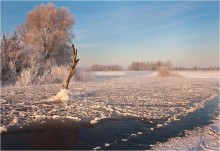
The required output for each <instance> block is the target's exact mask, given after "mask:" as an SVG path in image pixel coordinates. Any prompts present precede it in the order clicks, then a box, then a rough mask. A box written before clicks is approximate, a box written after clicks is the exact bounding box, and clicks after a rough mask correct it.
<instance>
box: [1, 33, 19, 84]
mask: <svg viewBox="0 0 220 151" xmlns="http://www.w3.org/2000/svg"><path fill="white" fill-rule="evenodd" d="M0 60H1V83H2V84H3V85H4V84H10V83H13V82H15V80H16V78H17V74H18V73H19V72H20V71H21V70H22V66H23V62H22V56H21V46H20V40H19V38H18V35H17V33H16V32H14V34H13V35H10V36H5V35H3V37H2V38H1V59H0Z"/></svg>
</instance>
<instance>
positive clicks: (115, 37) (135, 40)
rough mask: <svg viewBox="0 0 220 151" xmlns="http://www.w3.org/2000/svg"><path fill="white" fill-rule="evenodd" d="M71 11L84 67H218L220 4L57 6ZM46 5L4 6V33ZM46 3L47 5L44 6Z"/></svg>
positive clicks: (74, 3) (69, 3) (68, 3)
mask: <svg viewBox="0 0 220 151" xmlns="http://www.w3.org/2000/svg"><path fill="white" fill-rule="evenodd" d="M52 2H53V3H54V4H55V5H56V6H57V7H58V8H60V7H61V6H65V7H68V8H69V10H70V12H71V13H72V14H73V15H74V17H75V20H76V24H75V25H74V28H73V32H74V35H75V38H74V39H73V43H74V44H75V45H76V47H77V48H78V50H79V58H80V59H81V60H80V63H79V66H81V67H90V66H91V65H92V64H121V65H123V66H124V67H127V65H129V64H130V63H131V62H132V61H146V62H147V61H157V60H161V61H166V60H171V61H172V62H173V64H174V65H176V66H183V67H191V66H201V67H208V66H219V2H218V1H212V2H205V1H197V2H196V1H185V2H184V1H177V2H168V1H156V2H155V1H108V2H100V1H83V2H80V1H65V2H63V1H62V2H61V1H52ZM41 3H42V1H37V2H36V1H22V2H15V1H10V2H7V1H2V2H1V34H7V33H12V32H13V31H15V30H16V27H17V26H18V25H20V24H22V23H24V22H25V19H26V16H27V14H28V12H29V11H31V10H32V9H34V7H36V6H37V5H39V4H41ZM43 3H45V4H47V1H43Z"/></svg>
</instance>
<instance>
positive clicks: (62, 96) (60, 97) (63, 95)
mask: <svg viewBox="0 0 220 151" xmlns="http://www.w3.org/2000/svg"><path fill="white" fill-rule="evenodd" d="M72 95H73V94H72V93H71V92H70V91H69V90H67V89H61V90H60V92H58V93H57V94H56V95H55V96H53V97H52V98H50V99H48V100H47V102H57V101H61V102H65V101H68V100H71V99H72V98H73V97H72Z"/></svg>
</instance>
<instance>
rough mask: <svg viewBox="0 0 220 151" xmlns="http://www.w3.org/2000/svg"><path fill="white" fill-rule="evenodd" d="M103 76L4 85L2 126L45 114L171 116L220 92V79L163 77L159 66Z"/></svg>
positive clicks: (168, 119)
mask: <svg viewBox="0 0 220 151" xmlns="http://www.w3.org/2000/svg"><path fill="white" fill-rule="evenodd" d="M130 74H132V75H134V76H123V77H117V78H113V79H109V80H103V81H89V82H88V81H87V82H73V83H70V86H69V89H68V90H64V89H61V85H60V84H53V85H42V86H32V87H22V88H16V87H6V88H2V89H1V97H2V99H1V131H5V130H7V128H8V127H10V126H22V125H27V124H29V123H31V122H36V121H42V120H45V119H49V118H51V119H72V120H76V121H81V120H82V121H88V122H90V123H91V124H96V123H97V122H98V121H99V120H101V119H105V118H119V117H123V116H124V117H135V118H140V119H166V120H165V123H164V124H168V123H170V122H172V121H173V120H175V119H177V118H178V116H180V115H187V114H188V113H190V112H194V111H195V110H196V109H199V108H202V107H203V106H204V103H205V102H207V101H209V100H211V99H212V98H214V97H216V96H217V95H218V94H219V85H218V79H215V78H211V79H198V78H187V77H168V78H160V77H156V76H150V75H152V74H154V72H151V73H149V72H148V73H146V75H144V72H141V73H140V74H139V73H138V72H137V73H130Z"/></svg>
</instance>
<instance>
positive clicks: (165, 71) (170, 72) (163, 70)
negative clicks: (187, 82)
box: [157, 66, 178, 77]
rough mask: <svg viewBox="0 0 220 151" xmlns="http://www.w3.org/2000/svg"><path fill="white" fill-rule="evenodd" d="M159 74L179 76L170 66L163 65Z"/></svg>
mask: <svg viewBox="0 0 220 151" xmlns="http://www.w3.org/2000/svg"><path fill="white" fill-rule="evenodd" d="M157 71H158V76H159V77H169V76H178V74H177V73H175V72H174V71H173V70H172V69H171V68H170V67H167V66H162V67H160V68H158V70H157Z"/></svg>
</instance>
